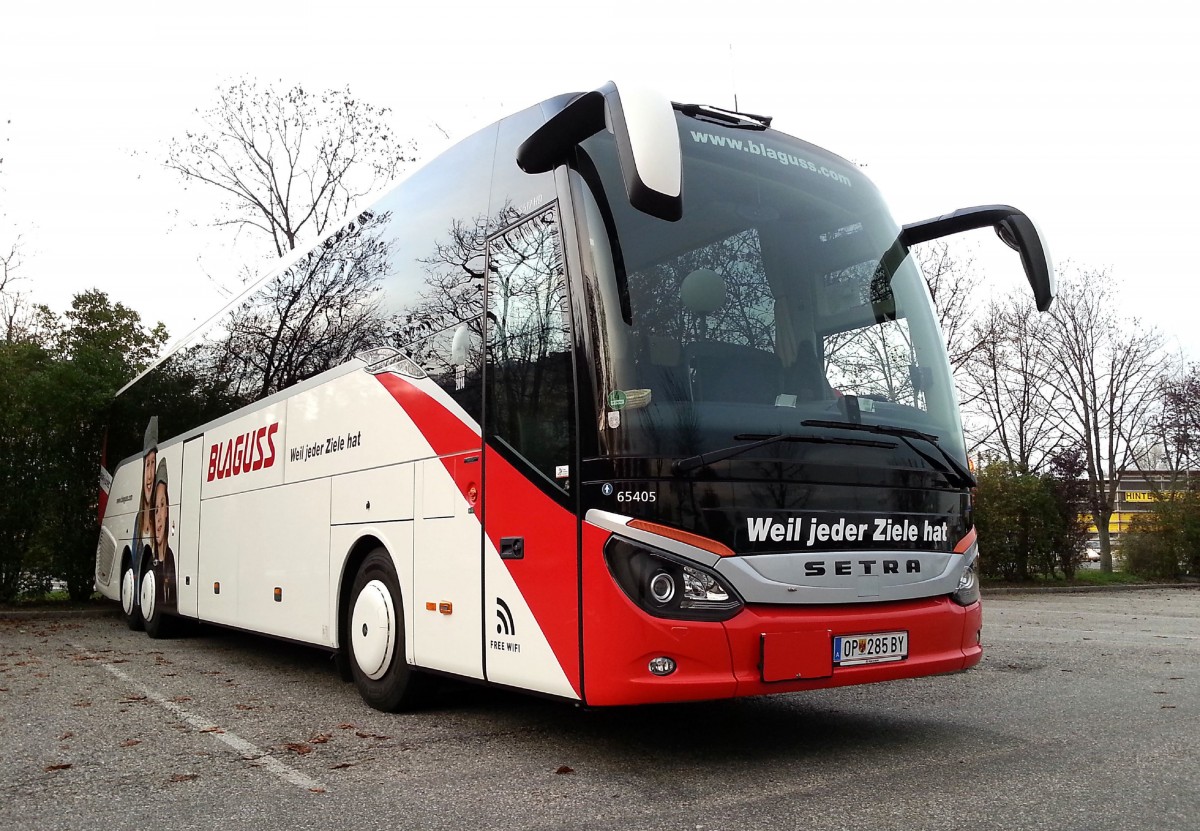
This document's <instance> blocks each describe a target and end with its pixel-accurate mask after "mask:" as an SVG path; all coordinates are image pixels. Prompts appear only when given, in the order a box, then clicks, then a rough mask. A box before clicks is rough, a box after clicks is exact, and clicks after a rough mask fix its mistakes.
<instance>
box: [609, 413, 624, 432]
mask: <svg viewBox="0 0 1200 831" xmlns="http://www.w3.org/2000/svg"><path fill="white" fill-rule="evenodd" d="M608 426H609V428H610V429H612V430H616V429H617V428H618V427H620V426H621V413H620V412H619V411H617V410H610V411H609V413H608Z"/></svg>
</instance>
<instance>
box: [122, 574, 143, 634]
mask: <svg viewBox="0 0 1200 831" xmlns="http://www.w3.org/2000/svg"><path fill="white" fill-rule="evenodd" d="M121 616H122V617H123V618H125V625H126V626H128V627H129V628H130V629H132V630H133V631H135V632H138V631H140V630H141V629H142V627H143V626H144V625H145V622H144V621H143V619H142V607H141V603H140V602H139V599H138V580H137V574H136V573H134V570H133V563H131V562H130V561H129V560H128V559H126V560H125V564H124V565H123V566H122V567H121Z"/></svg>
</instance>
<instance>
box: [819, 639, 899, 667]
mask: <svg viewBox="0 0 1200 831" xmlns="http://www.w3.org/2000/svg"><path fill="white" fill-rule="evenodd" d="M907 657H908V633H907V632H872V633H870V634H868V635H838V636H836V637H835V638H834V639H833V664H834V666H839V667H849V666H854V665H856V664H883V663H887V662H888V661H902V660H904V659H905V658H907Z"/></svg>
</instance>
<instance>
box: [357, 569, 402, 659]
mask: <svg viewBox="0 0 1200 831" xmlns="http://www.w3.org/2000/svg"><path fill="white" fill-rule="evenodd" d="M350 643H351V645H352V646H353V648H354V661H355V663H357V664H358V668H359V669H360V670H361V671H362V673H363V675H365V676H367V677H368V678H370V679H371V680H372V681H378V680H379V679H380V678H382V677H383V676H384V674H385V673H386V672H387V670H388V667H389V666H391V663H392V653H394V652H395V651H396V609H395V606H394V605H393V604H392V593H391V592H390V591H388V587H387V586H386V585H385V584H384V583H383V582H382V581H380V580H372V581H371V582H370V583H367V585H365V586H363V587H362V591H360V592H359V593H358V597H356V598H355V599H354V611H353V613H352V614H351V615H350Z"/></svg>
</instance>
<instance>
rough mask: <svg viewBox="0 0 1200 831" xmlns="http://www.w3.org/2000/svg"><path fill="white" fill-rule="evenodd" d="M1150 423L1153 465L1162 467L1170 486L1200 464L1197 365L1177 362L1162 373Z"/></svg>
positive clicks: (1199, 393) (1199, 399) (1199, 385)
mask: <svg viewBox="0 0 1200 831" xmlns="http://www.w3.org/2000/svg"><path fill="white" fill-rule="evenodd" d="M1158 394H1159V402H1160V404H1159V408H1158V410H1157V411H1156V413H1155V417H1154V420H1153V423H1152V431H1153V432H1152V438H1153V445H1154V446H1153V450H1152V451H1151V452H1152V454H1153V456H1154V457H1155V462H1153V463H1152V464H1151V466H1152V467H1153V468H1165V469H1166V470H1167V471H1169V472H1170V473H1171V474H1172V476H1171V478H1172V480H1173V481H1172V483H1171V486H1172V488H1174V487H1175V485H1176V484H1177V483H1178V482H1179V481H1181V480H1186V478H1187V472H1188V471H1193V470H1196V469H1197V468H1198V467H1200V365H1197V364H1194V363H1192V364H1187V365H1186V366H1184V365H1180V366H1178V367H1177V368H1176V370H1175V371H1173V372H1171V373H1169V374H1165V375H1164V377H1163V379H1162V381H1161V385H1160V388H1159V393H1158Z"/></svg>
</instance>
